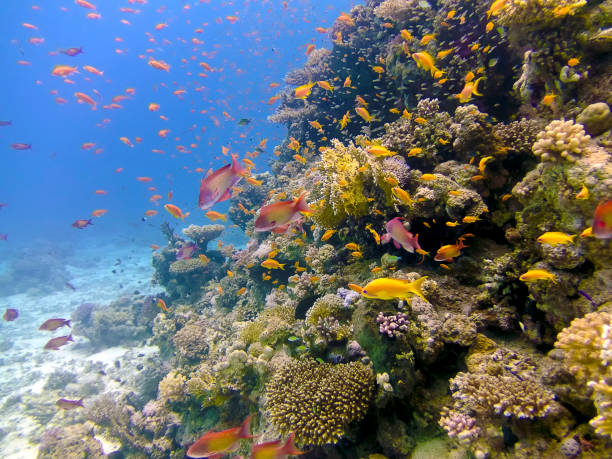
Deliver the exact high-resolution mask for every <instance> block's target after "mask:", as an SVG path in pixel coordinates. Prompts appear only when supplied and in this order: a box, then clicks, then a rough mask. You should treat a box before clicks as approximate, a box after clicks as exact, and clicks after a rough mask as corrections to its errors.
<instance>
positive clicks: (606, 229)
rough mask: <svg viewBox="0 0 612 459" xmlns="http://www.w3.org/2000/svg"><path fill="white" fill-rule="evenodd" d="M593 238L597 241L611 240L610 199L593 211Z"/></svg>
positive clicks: (611, 202)
mask: <svg viewBox="0 0 612 459" xmlns="http://www.w3.org/2000/svg"><path fill="white" fill-rule="evenodd" d="M593 236H595V237H596V238H598V239H610V238H612V199H610V200H609V201H606V202H602V203H601V204H599V205H598V206H597V208H596V209H595V215H594V216H593Z"/></svg>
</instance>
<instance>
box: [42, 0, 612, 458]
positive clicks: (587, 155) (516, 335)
mask: <svg viewBox="0 0 612 459" xmlns="http://www.w3.org/2000/svg"><path fill="white" fill-rule="evenodd" d="M609 8H610V7H609V5H608V4H607V3H605V2H604V3H602V2H596V1H592V0H591V1H589V2H588V3H587V2H586V1H585V0H580V1H572V0H495V1H493V2H490V1H479V0H468V1H462V2H458V1H456V0H441V1H438V2H436V3H433V2H427V1H417V0H385V1H377V0H371V1H369V2H367V4H366V5H363V6H356V7H354V8H353V9H352V10H351V12H350V13H343V15H342V16H341V17H340V18H338V20H337V21H336V23H335V24H334V25H333V27H332V28H331V29H330V31H329V34H330V39H331V41H332V46H331V47H330V48H331V49H315V50H314V51H312V52H311V53H310V55H309V57H308V60H307V62H306V64H305V65H304V67H303V68H301V69H298V70H295V71H292V72H291V73H289V74H288V75H287V77H286V79H285V83H286V87H285V89H284V90H283V91H282V92H281V93H280V94H279V97H280V100H281V102H282V103H281V106H280V107H279V108H278V110H277V111H276V113H274V114H273V115H272V116H270V120H272V121H274V122H278V123H282V124H285V125H286V126H287V128H288V130H289V133H288V136H287V140H286V141H285V142H283V143H282V144H281V145H278V146H277V147H276V149H275V156H276V158H275V161H274V163H273V165H272V171H273V173H272V174H270V173H265V174H256V175H254V179H255V183H253V182H250V183H244V185H241V186H242V187H243V189H244V191H243V192H242V193H241V194H239V195H238V196H235V197H233V198H232V200H231V210H230V212H229V215H230V217H231V218H232V220H233V221H234V222H235V223H236V224H237V225H239V226H240V227H241V228H242V229H243V230H245V231H246V233H247V234H248V235H249V236H251V239H250V242H249V243H248V245H247V246H246V248H245V249H243V250H236V249H234V248H233V247H231V246H217V247H216V248H211V247H208V245H209V241H211V240H212V239H214V237H216V236H217V235H218V232H219V231H222V228H219V227H214V226H204V227H197V226H191V227H189V228H188V229H186V230H184V236H185V237H186V238H190V239H191V240H192V242H188V241H187V240H186V239H185V237H182V236H180V235H178V234H175V233H174V232H173V231H172V230H171V229H170V228H169V227H165V228H164V234H165V235H166V237H167V239H168V245H167V246H166V247H165V248H163V249H161V250H160V251H159V252H157V253H156V254H155V255H154V259H153V264H154V267H155V270H156V275H155V276H156V281H157V282H158V283H159V284H160V285H162V286H163V287H165V288H166V292H167V293H166V301H167V303H168V305H171V306H170V309H169V311H168V312H159V313H158V314H157V315H156V316H155V317H154V318H151V319H149V322H150V323H149V329H150V331H151V333H152V336H153V338H152V342H153V343H154V344H156V345H158V346H159V348H160V353H161V357H160V358H161V359H164V360H166V361H168V362H169V364H165V366H162V367H161V368H162V369H163V371H162V370H160V371H157V372H154V371H150V372H151V373H155V374H156V376H155V377H154V376H151V380H153V381H154V384H156V382H159V386H158V388H157V391H156V392H155V391H153V394H152V396H151V392H150V391H149V392H148V394H149V397H148V398H147V397H146V396H145V395H143V394H145V393H146V392H144V390H141V391H140V392H139V390H138V389H133V391H135V392H136V393H138V394H139V396H138V397H136V398H135V397H134V396H133V393H132V395H130V394H129V393H128V392H125V393H124V394H123V395H118V396H117V397H115V398H114V399H112V398H108V397H106V398H104V399H102V397H100V400H96V401H95V402H94V403H91V404H89V405H88V407H87V408H86V409H85V412H84V417H85V418H86V419H87V420H89V421H92V422H93V423H94V424H93V425H94V426H95V427H94V431H95V432H100V431H104V432H105V433H106V434H107V435H109V436H110V437H112V438H114V439H116V440H117V441H118V442H119V443H120V444H121V445H122V446H121V448H122V449H123V450H124V451H126V452H131V453H133V454H135V455H136V456H134V457H137V456H138V455H141V456H142V455H146V456H147V457H183V455H184V452H185V450H186V448H187V447H188V446H189V445H190V444H191V443H193V442H194V441H195V440H196V439H197V438H198V436H199V435H201V434H202V433H203V432H205V431H207V430H211V429H213V430H222V429H224V428H227V427H232V426H237V425H239V423H240V421H241V420H242V419H243V418H244V417H245V416H246V415H248V414H249V413H258V416H256V417H255V418H254V422H253V424H254V426H255V428H254V432H255V433H256V434H261V435H262V437H261V438H269V439H272V440H274V439H277V438H279V437H280V436H281V435H285V436H286V435H289V434H294V436H295V440H296V442H297V444H298V446H299V447H301V448H302V449H303V450H305V451H310V452H311V454H312V456H310V457H337V454H338V451H343V452H345V454H348V456H347V457H371V458H373V457H377V458H380V457H389V458H395V457H407V456H408V455H410V454H411V453H413V452H414V451H415V450H419V449H423V448H424V449H429V450H432V449H436V448H442V449H441V451H446V450H451V449H453V450H455V451H457V454H461V453H463V454H466V455H467V454H471V455H473V456H474V457H477V458H486V457H519V456H522V457H577V456H578V455H580V454H581V453H588V454H592V455H593V456H594V457H605V456H609V455H610V454H611V447H610V443H609V442H610V438H611V437H612V412H611V408H610V407H611V406H612V401H611V396H610V394H611V391H612V389H611V384H612V374H611V370H610V368H612V367H611V366H610V360H611V359H612V354H611V352H612V351H611V350H610V349H611V343H612V341H611V340H612V337H611V336H610V334H611V331H610V330H611V327H612V310H611V309H612V296H611V293H610V292H611V289H610V278H611V271H610V260H611V259H612V258H611V255H612V253H611V248H610V247H611V246H610V245H609V244H608V243H607V241H606V240H605V239H602V238H596V237H593V235H592V232H590V231H589V227H590V226H591V225H592V223H593V213H594V210H595V208H596V207H597V205H598V204H599V203H602V202H605V201H607V200H609V199H610V198H611V197H612V156H611V155H610V147H609V146H610V128H611V127H612V114H611V113H610V108H609V104H610V103H612V100H611V99H610V86H609V84H610V83H609V78H608V77H607V75H609V71H610V65H611V61H610V51H612V32H611V30H612V29H611V24H610V22H609V15H607V14H601V10H602V9H603V10H606V11H607V10H609ZM261 180H263V182H261ZM585 189H586V191H585ZM304 191H306V192H307V193H308V202H309V205H310V207H311V212H308V214H307V215H305V216H304V218H303V221H301V222H299V223H300V224H299V225H295V226H292V227H290V228H289V229H287V231H285V232H284V233H277V232H254V231H253V230H254V227H253V224H254V220H255V216H254V214H256V213H257V210H258V209H259V208H260V207H261V206H262V205H263V204H264V203H266V202H269V201H281V200H286V199H291V197H297V196H299V195H300V194H301V193H302V192H304ZM396 217H400V218H401V220H399V221H401V222H402V224H401V225H400V226H397V225H395V226H393V229H392V228H391V227H390V226H388V225H387V223H388V222H390V221H391V220H393V219H395V218H396ZM608 219H609V217H608ZM607 221H608V222H609V220H607ZM402 228H403V231H402ZM553 232H556V233H564V234H566V235H579V236H577V237H567V238H565V239H563V238H559V237H557V238H555V237H548V238H544V239H540V238H541V236H542V235H543V234H545V233H553ZM406 234H409V235H410V236H407V235H406ZM415 241H416V242H415ZM542 241H544V242H542ZM385 242H392V243H393V244H389V245H385V244H384V243H385ZM189 244H192V245H189ZM193 244H197V246H196V247H197V249H196V251H195V253H194V254H193V256H192V258H190V259H189V260H178V261H177V258H176V254H177V252H178V251H179V250H180V249H181V248H182V247H185V246H188V245H189V247H193ZM262 263H263V265H262ZM272 267H274V268H275V269H273V268H272ZM424 276H427V279H426V280H424V281H423V282H421V283H420V284H419V285H420V287H419V288H420V289H419V290H418V294H416V293H415V292H414V291H413V292H409V289H408V290H406V291H399V290H398V291H395V290H394V291H392V292H391V291H390V289H391V287H390V286H387V287H384V286H383V288H387V291H386V292H385V294H386V296H381V295H379V296H376V295H375V294H373V293H372V291H369V292H366V290H368V288H367V287H368V286H370V285H373V284H372V281H374V280H376V279H381V280H382V282H381V283H383V284H384V280H385V279H403V280H405V284H406V285H414V281H416V280H417V279H420V278H422V277H424ZM379 284H380V283H379ZM379 284H377V285H379ZM393 285H394V286H395V285H396V284H393ZM361 286H366V287H361ZM394 288H395V287H394ZM406 292H408V293H406ZM389 296H390V297H392V298H394V299H392V300H389V299H380V298H388V297H389ZM424 298H425V299H424ZM124 306H125V305H123V304H122V305H121V308H120V310H119V309H116V308H115V309H113V307H109V308H106V309H105V310H104V311H102V310H98V311H95V312H94V316H92V317H95V318H96V319H95V321H91V320H89V319H88V320H89V321H88V320H85V319H83V318H81V319H82V320H81V321H80V328H81V329H82V331H81V333H83V334H90V335H95V334H96V333H95V331H92V329H94V328H95V326H96V323H104V324H106V326H108V324H117V323H118V322H117V321H113V320H106V321H102V319H101V318H100V317H99V316H100V315H102V314H106V315H112V314H115V313H116V314H119V313H121V314H122V317H123V319H122V321H121V323H122V325H123V327H124V329H122V330H117V332H116V333H114V334H113V333H111V334H112V336H113V339H114V342H117V340H119V341H120V340H128V339H133V338H134V337H133V336H131V335H130V332H129V330H127V329H126V328H129V327H127V325H126V324H129V323H130V321H132V322H133V323H137V320H136V316H138V317H139V318H140V319H141V320H142V315H141V314H139V313H137V312H136V310H134V311H132V313H131V314H132V317H131V318H130V317H128V316H129V314H130V313H129V311H128V310H127V309H126V308H125V307H124ZM126 314H127V315H126ZM77 328H79V325H77ZM96 336H97V335H96ZM139 336H140V335H139ZM151 365H153V364H151ZM158 369H159V368H158ZM160 373H161V374H160ZM156 378H157V379H156ZM147 400H148V401H147ZM66 432H67V431H66ZM66 432H65V433H66ZM91 434H92V432H91V431H87V432H86V433H85V434H83V432H82V431H79V435H85V436H87V435H91ZM48 436H49V437H52V435H51V433H49V435H48ZM68 436H69V435H68V433H66V437H68ZM261 438H260V439H261ZM55 440H56V443H53V442H52V441H51V440H49V441H48V442H47V443H48V444H50V445H56V446H57V445H58V444H61V441H62V440H61V439H59V440H58V439H55ZM249 445H250V443H249V442H248V441H244V442H243V444H242V446H240V448H241V451H242V452H248V450H249ZM47 446H48V445H47ZM44 448H45V447H43V449H44ZM49 448H50V449H53V448H52V447H51V446H49V447H48V449H46V450H44V451H48V450H49Z"/></svg>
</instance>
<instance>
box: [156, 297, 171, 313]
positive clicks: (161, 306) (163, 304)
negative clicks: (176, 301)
mask: <svg viewBox="0 0 612 459" xmlns="http://www.w3.org/2000/svg"><path fill="white" fill-rule="evenodd" d="M157 307H158V308H159V309H161V310H162V311H164V312H170V309H168V306H166V302H165V301H164V300H162V299H161V298H158V299H157Z"/></svg>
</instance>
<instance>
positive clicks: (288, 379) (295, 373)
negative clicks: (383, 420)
mask: <svg viewBox="0 0 612 459" xmlns="http://www.w3.org/2000/svg"><path fill="white" fill-rule="evenodd" d="M373 389H374V373H373V372H372V369H371V368H370V367H367V366H365V365H363V364H361V363H356V362H353V363H348V364H338V365H332V364H319V363H317V362H316V361H314V360H293V359H292V360H290V361H289V362H287V363H286V364H285V365H284V366H283V367H282V368H281V369H280V370H279V371H278V372H277V373H276V374H275V375H274V376H273V377H272V379H271V381H270V382H269V383H268V385H267V386H266V396H267V402H266V409H267V411H268V413H269V414H270V419H271V421H272V423H273V424H274V425H275V426H276V427H278V429H279V430H280V431H281V432H282V433H283V434H288V433H289V432H294V433H295V440H296V441H297V442H298V443H302V444H309V445H324V444H327V443H336V442H337V441H338V440H339V439H340V438H341V437H342V436H343V435H344V432H345V429H346V427H347V425H348V424H349V423H351V422H352V421H355V420H358V419H360V418H361V417H363V416H364V414H365V412H366V411H367V409H368V405H369V402H370V399H371V397H372V392H373Z"/></svg>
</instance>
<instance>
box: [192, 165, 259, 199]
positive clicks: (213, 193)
mask: <svg viewBox="0 0 612 459" xmlns="http://www.w3.org/2000/svg"><path fill="white" fill-rule="evenodd" d="M246 173H247V170H246V169H245V168H244V167H242V165H241V164H240V163H239V162H238V161H236V157H235V156H233V157H232V164H226V165H225V166H223V167H222V168H221V169H218V170H216V171H215V172H213V173H212V174H210V175H209V176H208V177H206V178H204V179H202V182H201V183H200V195H199V196H198V206H199V207H200V209H202V210H206V209H210V208H211V207H212V206H214V205H215V204H216V203H218V202H221V201H226V200H227V199H229V198H231V197H232V187H233V186H234V185H236V184H237V183H238V182H239V181H240V179H241V178H242V175H244V174H246Z"/></svg>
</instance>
